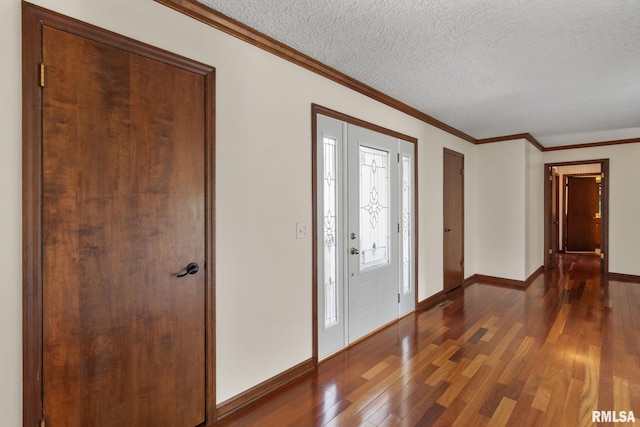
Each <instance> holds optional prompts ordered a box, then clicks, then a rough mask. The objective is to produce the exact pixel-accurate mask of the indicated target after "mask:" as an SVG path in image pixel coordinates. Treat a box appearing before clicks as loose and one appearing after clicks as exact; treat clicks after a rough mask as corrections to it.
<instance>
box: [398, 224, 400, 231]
mask: <svg viewBox="0 0 640 427" xmlns="http://www.w3.org/2000/svg"><path fill="white" fill-rule="evenodd" d="M399 232H400V223H398V233H399Z"/></svg>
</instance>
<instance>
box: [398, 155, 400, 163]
mask: <svg viewBox="0 0 640 427" xmlns="http://www.w3.org/2000/svg"><path fill="white" fill-rule="evenodd" d="M398 163H400V153H398Z"/></svg>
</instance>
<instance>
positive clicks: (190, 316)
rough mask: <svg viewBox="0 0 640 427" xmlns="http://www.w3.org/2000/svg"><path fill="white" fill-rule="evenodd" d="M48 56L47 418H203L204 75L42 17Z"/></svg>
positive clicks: (135, 422)
mask: <svg viewBox="0 0 640 427" xmlns="http://www.w3.org/2000/svg"><path fill="white" fill-rule="evenodd" d="M43 59H44V63H45V64H46V86H45V88H44V90H43V153H42V156H43V166H42V170H43V172H42V173H43V182H42V185H43V187H42V195H43V205H42V221H43V273H42V274H43V285H42V286H43V350H42V351H43V380H42V381H43V411H44V416H45V419H46V425H47V427H58V426H82V427H86V426H118V427H121V426H195V425H198V424H201V423H203V422H204V421H205V386H206V385H205V378H206V370H205V295H206V292H205V268H204V267H205V266H204V262H205V175H206V173H205V113H204V112H205V105H204V104H205V81H204V78H203V76H202V75H198V74H196V73H192V72H189V71H186V70H184V69H180V68H178V67H175V66H172V65H168V64H166V63H162V62H159V61H155V60H151V59H148V58H146V57H143V56H141V55H137V54H133V53H130V52H128V51H125V50H122V49H118V48H115V47H112V46H110V45H106V44H102V43H99V42H96V41H92V40H89V39H87V38H83V37H79V36H76V35H72V34H70V33H68V32H64V31H61V30H57V29H52V28H50V27H44V31H43ZM190 262H196V263H198V264H199V265H200V272H199V273H198V274H194V275H187V276H186V277H183V278H178V277H177V273H179V272H180V271H181V270H182V269H184V268H185V267H186V266H187V264H189V263H190Z"/></svg>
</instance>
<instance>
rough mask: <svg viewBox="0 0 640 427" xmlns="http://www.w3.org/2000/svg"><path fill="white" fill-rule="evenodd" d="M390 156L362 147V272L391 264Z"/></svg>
mask: <svg viewBox="0 0 640 427" xmlns="http://www.w3.org/2000/svg"><path fill="white" fill-rule="evenodd" d="M389 190H390V175H389V152H388V151H384V150H378V149H375V148H370V147H364V146H361V147H360V201H361V205H360V253H361V256H360V271H362V270H366V269H368V268H372V267H375V266H378V265H381V264H388V263H389V262H390V260H389V231H390V228H391V223H390V212H389V199H390V197H389Z"/></svg>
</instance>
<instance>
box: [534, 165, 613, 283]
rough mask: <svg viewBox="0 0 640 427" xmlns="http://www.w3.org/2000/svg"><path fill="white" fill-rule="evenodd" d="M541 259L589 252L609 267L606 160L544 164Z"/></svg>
mask: <svg viewBox="0 0 640 427" xmlns="http://www.w3.org/2000/svg"><path fill="white" fill-rule="evenodd" d="M545 180H546V181H545V182H546V183H547V185H545V194H544V204H545V206H544V211H545V221H544V224H545V231H544V233H545V234H544V240H545V246H544V247H545V263H544V266H545V268H546V269H551V268H554V267H555V266H556V264H557V263H556V258H557V254H558V253H565V252H567V251H577V252H591V253H596V254H598V255H599V256H600V271H601V272H602V273H604V274H606V273H608V271H609V258H608V257H609V253H608V252H609V251H608V243H609V160H608V159H598V160H586V161H577V162H561V163H548V164H545Z"/></svg>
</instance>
